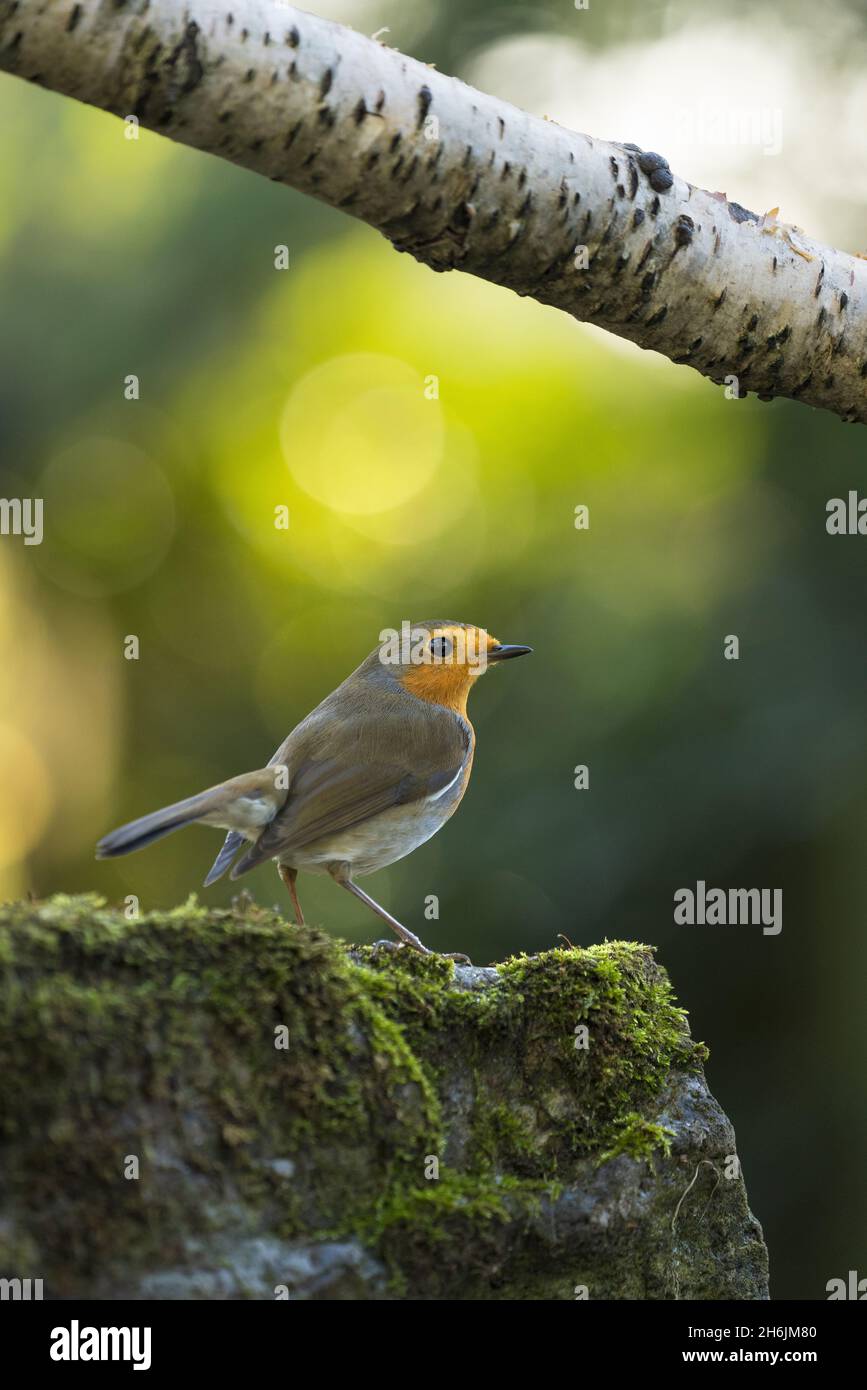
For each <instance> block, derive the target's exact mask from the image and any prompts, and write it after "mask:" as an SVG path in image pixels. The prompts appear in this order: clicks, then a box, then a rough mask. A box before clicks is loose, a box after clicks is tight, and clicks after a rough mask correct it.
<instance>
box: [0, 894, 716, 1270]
mask: <svg viewBox="0 0 867 1390" xmlns="http://www.w3.org/2000/svg"><path fill="white" fill-rule="evenodd" d="M0 966H2V968H0V1145H2V1149H3V1159H4V1162H3V1166H4V1168H5V1171H6V1177H7V1189H8V1202H9V1205H10V1207H11V1208H14V1210H15V1211H17V1212H24V1213H26V1214H27V1216H26V1222H25V1225H26V1238H27V1240H29V1241H31V1242H32V1243H33V1244H34V1248H36V1249H38V1250H39V1252H40V1259H41V1260H42V1261H43V1264H44V1266H45V1268H46V1270H47V1271H50V1274H51V1277H52V1279H53V1282H54V1287H55V1291H56V1292H58V1293H60V1294H62V1293H63V1292H64V1288H65V1287H70V1288H71V1287H72V1284H71V1283H70V1284H68V1285H66V1284H65V1283H64V1281H65V1279H66V1278H67V1276H68V1277H69V1279H71V1278H72V1275H71V1273H70V1271H73V1270H75V1271H81V1270H92V1271H97V1270H98V1271H101V1272H102V1273H103V1274H105V1272H106V1271H107V1270H110V1269H111V1268H112V1267H113V1265H117V1266H120V1265H121V1264H123V1265H124V1266H128V1265H129V1262H130V1260H133V1261H134V1262H135V1263H137V1264H138V1265H139V1266H140V1267H141V1268H142V1269H147V1268H149V1267H151V1266H152V1265H153V1264H154V1263H155V1262H160V1263H161V1264H163V1265H165V1264H166V1263H167V1262H169V1263H170V1262H171V1261H172V1260H177V1261H179V1262H182V1261H183V1259H184V1258H185V1254H186V1250H187V1244H188V1241H189V1239H190V1237H191V1235H192V1236H195V1235H200V1236H203V1237H204V1236H206V1235H207V1234H208V1232H209V1231H211V1230H213V1229H214V1227H215V1224H216V1226H217V1227H219V1228H220V1229H222V1228H223V1227H224V1226H225V1224H226V1221H227V1220H230V1221H234V1222H236V1224H238V1225H239V1226H244V1223H248V1224H250V1225H251V1227H252V1228H256V1229H265V1230H268V1231H270V1232H274V1233H277V1234H278V1235H279V1236H281V1237H284V1238H287V1239H288V1238H300V1237H311V1238H315V1239H320V1238H324V1237H327V1236H331V1237H336V1236H340V1237H347V1236H349V1235H355V1236H357V1237H358V1238H360V1239H361V1240H362V1241H363V1242H364V1243H365V1244H366V1245H367V1246H368V1247H369V1248H372V1249H374V1250H375V1251H376V1252H377V1253H378V1254H379V1255H380V1257H381V1258H383V1259H384V1260H386V1262H387V1263H388V1265H389V1267H390V1268H391V1270H392V1272H393V1274H394V1276H395V1277H396V1278H397V1279H398V1280H402V1281H404V1283H405V1284H408V1286H409V1287H410V1288H411V1287H412V1284H413V1279H414V1277H415V1276H414V1274H413V1271H417V1270H419V1269H422V1268H424V1267H425V1261H430V1260H431V1259H434V1258H436V1259H437V1260H439V1261H440V1263H441V1266H442V1268H443V1269H444V1270H451V1271H452V1273H453V1277H454V1278H456V1279H459V1280H460V1279H463V1280H464V1282H465V1283H466V1281H467V1280H469V1281H470V1282H471V1281H472V1278H473V1273H472V1270H471V1269H470V1268H469V1266H468V1261H469V1254H468V1246H469V1245H472V1248H473V1250H474V1252H475V1253H474V1256H473V1259H475V1260H476V1262H477V1266H478V1270H479V1271H481V1270H482V1269H483V1268H484V1267H487V1266H486V1265H485V1261H486V1260H487V1261H488V1264H489V1263H490V1261H491V1260H495V1254H494V1253H492V1252H495V1251H496V1248H497V1242H498V1241H499V1240H500V1239H501V1233H498V1231H499V1228H500V1227H502V1226H503V1225H507V1226H514V1225H515V1224H516V1223H518V1224H519V1225H520V1223H522V1222H523V1223H529V1224H530V1225H531V1224H532V1221H533V1219H534V1214H535V1215H538V1212H539V1210H540V1204H542V1205H544V1204H545V1203H550V1202H553V1201H555V1200H556V1198H557V1194H558V1193H559V1191H560V1188H561V1185H562V1183H563V1182H565V1181H567V1180H568V1179H569V1177H570V1176H571V1175H573V1174H574V1173H575V1172H577V1171H578V1169H577V1168H576V1165H577V1164H580V1162H581V1161H582V1160H584V1159H586V1158H587V1157H588V1156H589V1157H591V1158H593V1159H594V1160H597V1161H598V1162H604V1161H605V1160H606V1159H608V1158H610V1157H613V1156H616V1155H619V1154H628V1155H630V1156H633V1157H641V1158H646V1157H647V1156H648V1154H650V1153H651V1152H658V1151H661V1152H663V1153H665V1152H667V1149H666V1145H667V1143H668V1140H669V1136H668V1134H667V1133H666V1132H664V1131H663V1130H662V1129H661V1127H660V1126H659V1125H658V1124H656V1123H654V1122H653V1120H652V1119H651V1118H650V1112H651V1110H652V1108H653V1101H654V1098H655V1097H657V1096H658V1095H659V1093H660V1091H661V1089H662V1087H663V1086H664V1084H665V1083H666V1081H667V1080H668V1078H669V1077H670V1076H671V1074H672V1072H673V1071H684V1070H687V1071H700V1069H701V1061H702V1058H703V1057H704V1055H705V1051H704V1049H703V1048H701V1047H700V1046H699V1045H697V1044H695V1043H694V1042H693V1041H692V1040H691V1039H690V1037H689V1033H688V1030H687V1027H686V1019H685V1014H684V1012H683V1010H681V1009H680V1008H678V1007H677V1005H676V1003H675V1001H674V999H673V996H672V992H671V988H670V985H669V983H668V980H667V978H666V976H665V974H664V972H663V971H661V970H660V968H659V967H658V966H657V965H656V963H655V961H654V959H653V953H652V950H651V948H649V947H647V946H641V945H637V944H634V943H630V942H617V941H614V942H606V943H604V944H603V945H600V946H595V947H591V948H589V949H587V950H555V951H549V952H546V953H545V954H543V955H539V956H535V957H525V956H522V957H518V958H515V959H512V960H510V961H507V962H506V963H505V964H504V965H503V966H501V967H499V973H498V979H497V981H496V983H493V984H487V985H486V986H485V987H484V988H458V987H456V977H455V970H454V965H453V963H452V962H450V961H444V960H442V959H440V958H436V957H421V956H418V955H416V954H414V953H411V952H400V953H399V954H397V953H385V952H377V951H375V950H372V949H370V948H361V949H359V948H352V949H351V953H350V950H348V949H347V948H346V947H344V946H343V945H342V944H341V943H339V942H336V941H334V940H333V939H331V938H330V937H328V936H326V935H325V934H324V933H322V932H318V931H314V930H309V929H303V930H298V929H295V928H293V927H290V926H288V925H287V923H286V922H285V921H284V920H283V919H282V918H281V917H280V916H279V915H278V914H276V913H275V912H273V911H268V910H265V909H262V908H259V907H257V906H256V905H255V904H253V903H252V902H250V901H249V900H245V901H240V902H239V903H238V905H237V907H236V908H234V909H232V910H224V911H215V910H206V909H204V908H202V907H201V906H199V905H198V904H197V902H196V901H195V899H191V900H190V901H189V902H188V903H186V904H185V905H184V906H183V907H179V908H177V909H174V910H173V911H171V912H152V913H149V914H147V915H146V916H143V917H140V918H138V919H137V920H133V921H127V920H126V918H125V917H124V915H123V914H122V913H120V912H118V911H116V910H114V909H110V908H108V907H107V906H106V905H105V903H104V902H103V900H102V899H100V898H97V897H94V896H83V897H76V898H71V897H64V896H58V897H55V898H53V899H51V900H50V901H48V902H43V903H27V904H12V905H9V906H6V907H4V908H0ZM579 1025H583V1026H586V1028H587V1046H586V1048H582V1047H580V1046H579V1047H576V1041H578V1037H577V1035H576V1031H575V1030H576V1028H577V1027H579ZM280 1030H282V1031H280ZM278 1036H279V1037H280V1038H281V1039H285V1041H286V1044H287V1045H286V1046H285V1047H277V1046H275V1038H276V1037H278ZM129 1154H134V1155H137V1156H138V1157H139V1159H140V1165H141V1177H140V1179H139V1181H138V1182H134V1181H133V1182H131V1181H126V1180H125V1179H124V1177H123V1170H124V1162H125V1158H126V1156H127V1155H129ZM431 1156H434V1157H436V1158H437V1160H438V1163H439V1165H440V1172H441V1175H442V1176H441V1177H440V1178H439V1179H438V1180H434V1181H428V1180H427V1179H426V1175H425V1163H426V1160H427V1159H428V1158H429V1157H431ZM227 1213H228V1215H227ZM0 1224H2V1223H0ZM19 1225H20V1223H19ZM528 1229H529V1226H528ZM9 1239H10V1248H11V1245H12V1243H13V1242H14V1241H17V1242H18V1243H19V1245H20V1242H21V1240H22V1239H24V1236H23V1235H22V1230H21V1229H18V1231H17V1234H15V1232H12V1233H11V1234H10V1237H9ZM28 1248H29V1247H28ZM0 1250H2V1245H0ZM434 1250H436V1252H437V1254H436V1255H435V1256H434V1254H433V1253H432V1252H433V1251H434ZM480 1252H481V1253H480ZM443 1277H445V1276H443ZM481 1277H482V1274H481V1272H479V1278H481Z"/></svg>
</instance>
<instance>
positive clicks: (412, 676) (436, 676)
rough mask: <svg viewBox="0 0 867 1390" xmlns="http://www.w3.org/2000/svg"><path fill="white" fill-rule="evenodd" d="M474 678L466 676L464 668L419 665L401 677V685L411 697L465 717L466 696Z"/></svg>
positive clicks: (445, 665)
mask: <svg viewBox="0 0 867 1390" xmlns="http://www.w3.org/2000/svg"><path fill="white" fill-rule="evenodd" d="M473 680H474V677H473V676H470V675H468V674H467V670H466V667H464V666H457V665H455V666H451V665H448V664H444V665H442V666H434V665H430V666H428V665H421V666H412V667H411V668H410V669H409V670H408V671H407V672H406V673H405V675H403V676H402V677H401V685H402V686H403V688H404V690H408V691H409V692H410V694H411V695H417V696H418V698H419V699H420V700H429V701H430V703H431V704H433V705H444V706H445V708H446V709H453V710H454V711H455V713H456V714H460V715H463V717H464V719H466V717H467V696H468V695H469V693H470V687H471V686H472V684H473Z"/></svg>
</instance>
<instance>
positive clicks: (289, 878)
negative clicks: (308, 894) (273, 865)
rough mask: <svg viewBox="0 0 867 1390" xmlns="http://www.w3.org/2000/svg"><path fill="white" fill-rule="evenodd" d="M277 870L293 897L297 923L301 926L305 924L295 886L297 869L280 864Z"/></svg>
mask: <svg viewBox="0 0 867 1390" xmlns="http://www.w3.org/2000/svg"><path fill="white" fill-rule="evenodd" d="M277 872H278V874H279V875H280V877H281V878H282V880H283V883H284V884H285V886H286V887H287V888H288V889H289V896H290V898H291V899H292V906H293V907H294V908H295V923H296V925H297V926H299V927H303V926H304V913H303V912H302V911H301V904H300V902H299V901H298V893H297V890H296V888H295V880H296V878H297V877H298V870H297V869H290V868H289V867H288V865H286V864H278V865H277Z"/></svg>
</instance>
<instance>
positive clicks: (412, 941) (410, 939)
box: [327, 864, 472, 965]
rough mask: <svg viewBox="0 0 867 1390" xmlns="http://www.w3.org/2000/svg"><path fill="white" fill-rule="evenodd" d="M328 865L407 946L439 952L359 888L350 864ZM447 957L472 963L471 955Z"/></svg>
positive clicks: (337, 880) (336, 879) (426, 953)
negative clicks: (428, 945)
mask: <svg viewBox="0 0 867 1390" xmlns="http://www.w3.org/2000/svg"><path fill="white" fill-rule="evenodd" d="M327 867H328V872H329V873H330V874H331V877H332V878H333V879H334V882H335V883H339V884H340V886H341V888H346V889H348V890H349V892H350V893H354V894H355V896H356V898H360V899H361V901H362V902H363V903H365V904H366V905H367V907H369V908H370V910H371V912H375V913H376V915H377V917H381V918H382V920H383V922H387V923H388V925H389V926H390V927H391V929H392V931H393V932H395V933H396V934H397V935H398V936H399V937H400V939H401V941H402V942H403V943H404V945H405V946H412V948H413V950H415V951H421V953H422V955H423V956H435V955H436V954H437V952H436V951H431V950H429V948H428V947H427V946H425V944H424V942H423V941H419V939H418V937H417V936H416V935H415V933H414V932H411V931H410V930H409V927H405V926H404V925H403V923H402V922H399V921H398V920H397V918H396V917H392V915H391V913H390V912H386V910H385V908H384V907H380V905H379V903H378V902H374V900H373V898H371V897H370V895H369V894H368V893H365V891H364V889H363V888H359V886H358V884H357V883H353V882H352V879H351V878H350V877H349V865H348V864H329V865H328V866H327ZM446 959H447V960H459V961H464V962H465V963H466V964H467V965H471V964H472V961H471V960H470V958H469V956H464V955H460V954H459V953H458V952H455V953H454V954H450V955H448V956H447V957H446Z"/></svg>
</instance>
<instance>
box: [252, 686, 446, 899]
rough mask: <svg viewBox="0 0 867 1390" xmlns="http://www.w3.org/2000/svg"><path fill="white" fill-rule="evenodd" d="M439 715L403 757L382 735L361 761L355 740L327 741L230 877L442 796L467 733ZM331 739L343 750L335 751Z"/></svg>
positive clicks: (300, 768)
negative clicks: (396, 809)
mask: <svg viewBox="0 0 867 1390" xmlns="http://www.w3.org/2000/svg"><path fill="white" fill-rule="evenodd" d="M442 713H443V715H444V718H443V719H441V720H440V719H437V720H436V721H434V722H428V723H427V726H426V728H425V730H424V738H423V740H422V741H421V747H420V748H415V749H413V751H412V752H411V753H410V754H408V755H407V756H406V757H401V756H399V755H395V751H394V743H393V742H392V743H391V747H390V749H389V748H388V747H387V745H388V742H389V741H388V739H387V738H386V739H383V738H382V737H380V738H378V740H377V744H378V749H379V751H378V752H377V753H375V754H374V755H373V756H372V757H371V756H369V755H368V757H367V758H365V759H364V761H361V760H360V757H359V753H360V750H359V746H358V741H357V738H351V739H346V740H343V739H341V737H340V735H339V734H337V736H336V737H334V736H332V737H331V738H330V739H329V744H330V745H331V746H329V747H328V748H327V749H323V750H322V753H321V755H319V756H316V755H314V756H312V757H310V758H308V759H306V760H305V761H303V762H301V763H300V765H299V766H298V767H297V769H296V770H295V772H294V775H293V777H292V781H291V785H290V787H289V795H288V797H287V800H286V803H285V805H284V806H283V807H282V808H281V809H280V810H279V811H278V812H277V814H276V816H275V817H274V819H273V820H272V821H271V823H270V824H269V825H267V826H266V827H265V829H264V830H263V831H262V834H261V835H260V836H259V838H258V840H257V841H256V843H255V844H254V845H252V846H251V848H250V849H249V850H248V851H247V853H246V854H245V855H244V856H243V857H242V858H241V859H240V860H239V861H238V862H237V863H236V864H235V867H234V868H233V869H232V878H237V877H238V876H239V875H240V874H244V873H246V872H247V870H248V869H252V868H254V867H255V866H256V865H257V864H261V863H262V862H263V861H264V860H266V859H274V858H277V857H278V856H281V855H283V854H284V853H286V852H288V851H291V850H294V849H300V848H301V847H302V846H304V845H309V844H313V843H314V841H316V840H321V839H325V838H326V837H328V836H330V835H334V834H337V833H338V832H339V831H341V830H348V829H350V828H351V827H353V826H357V825H360V824H362V823H363V822H364V821H367V820H371V819H372V818H373V817H374V816H377V815H380V814H381V813H382V812H383V811H387V810H389V809H390V808H391V807H394V806H403V805H407V804H408V803H410V802H413V801H419V800H422V799H423V798H425V797H428V796H434V795H436V793H437V792H441V791H443V790H444V788H445V787H447V786H448V785H449V783H450V782H453V781H454V780H455V778H456V777H457V776H458V774H459V773H460V770H461V768H462V766H463V764H464V760H465V758H466V756H467V751H468V747H469V728H468V726H467V725H466V724H465V723H464V721H463V720H459V719H457V718H455V716H454V715H452V714H451V712H449V711H445V710H444V711H443V712H442ZM382 733H383V730H382V728H380V730H379V734H380V735H381V734H382ZM335 742H336V743H337V744H340V743H341V742H345V743H346V745H347V746H346V747H345V749H343V750H340V749H335V748H334V744H335ZM401 742H402V743H405V740H401ZM410 746H411V748H412V745H410ZM410 764H412V766H411V765H410Z"/></svg>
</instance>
